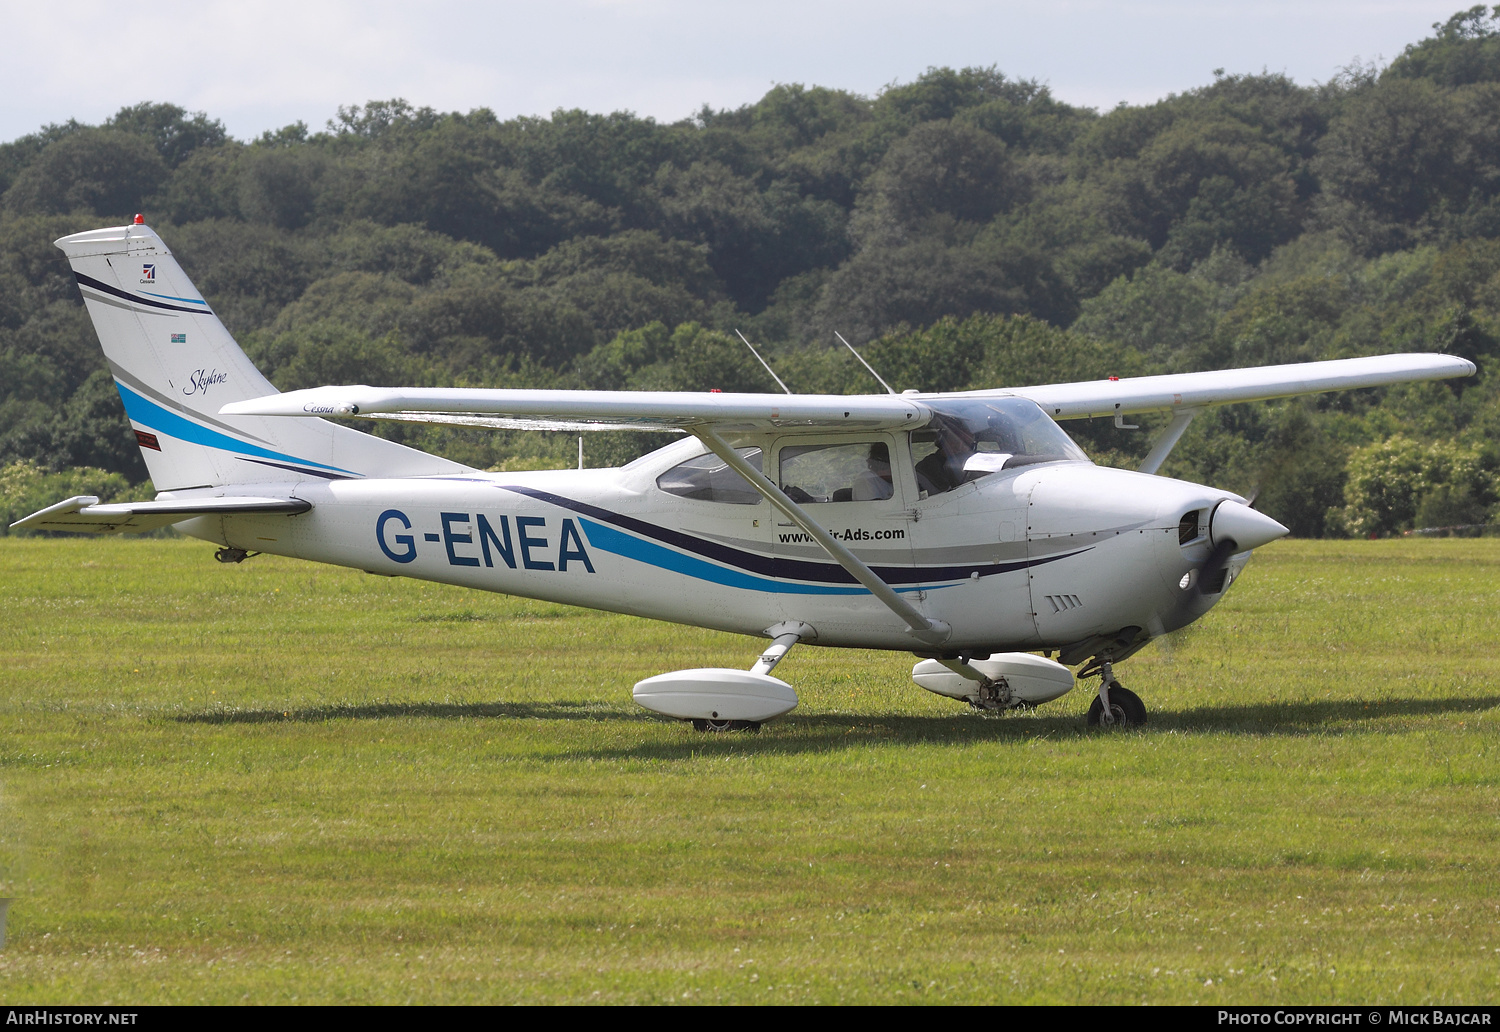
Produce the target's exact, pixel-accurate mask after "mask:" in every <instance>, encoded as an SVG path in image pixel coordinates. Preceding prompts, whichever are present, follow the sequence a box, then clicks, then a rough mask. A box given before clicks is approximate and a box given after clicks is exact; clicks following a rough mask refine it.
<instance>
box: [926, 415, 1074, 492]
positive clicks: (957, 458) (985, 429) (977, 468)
mask: <svg viewBox="0 0 1500 1032" xmlns="http://www.w3.org/2000/svg"><path fill="white" fill-rule="evenodd" d="M927 404H928V405H929V406H931V408H932V410H933V412H934V413H936V414H935V415H934V416H933V419H932V422H931V423H929V424H928V425H927V426H926V427H925V428H923V429H921V430H913V431H912V434H911V450H912V460H913V461H914V462H915V463H916V471H917V487H918V488H919V489H920V490H922V491H924V492H926V493H927V494H941V493H942V492H944V491H952V490H953V489H954V488H956V487H958V486H960V485H962V484H966V483H968V482H969V481H971V480H977V479H979V478H980V477H983V476H987V475H989V474H990V473H998V472H1000V471H1001V470H1002V469H1015V468H1016V467H1018V466H1030V465H1034V464H1036V463H1039V462H1087V461H1088V460H1089V459H1088V456H1087V455H1085V454H1084V453H1083V450H1082V449H1081V448H1079V447H1078V445H1076V444H1074V443H1073V441H1072V439H1071V438H1069V437H1068V435H1067V434H1066V433H1064V432H1063V429H1062V427H1060V426H1058V425H1057V424H1056V423H1054V422H1053V421H1052V420H1051V418H1050V417H1048V415H1047V413H1045V412H1043V411H1042V410H1041V407H1040V406H1038V405H1037V404H1036V402H1033V401H1028V400H1027V399H1025V398H984V399H979V398H965V399H957V398H945V399H942V400H937V401H929V402H928V403H927Z"/></svg>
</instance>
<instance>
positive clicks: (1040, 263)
mask: <svg viewBox="0 0 1500 1032" xmlns="http://www.w3.org/2000/svg"><path fill="white" fill-rule="evenodd" d="M1497 18H1500V8H1496V9H1495V10H1493V11H1492V10H1489V9H1487V8H1484V7H1475V8H1472V9H1469V10H1466V11H1461V12H1459V13H1457V14H1455V15H1454V16H1453V17H1452V18H1450V19H1448V20H1447V21H1446V22H1443V23H1439V24H1437V25H1434V27H1433V33H1432V35H1431V36H1429V37H1427V38H1425V39H1422V40H1420V41H1418V42H1415V43H1413V44H1412V45H1410V46H1408V47H1407V48H1406V49H1405V51H1404V52H1403V53H1402V54H1401V55H1400V56H1399V57H1398V58H1397V59H1396V60H1394V61H1393V62H1391V64H1390V65H1389V66H1387V67H1384V68H1377V67H1373V66H1359V65H1355V66H1351V67H1350V68H1347V69H1345V70H1344V71H1343V72H1341V73H1340V74H1338V75H1337V76H1335V77H1334V78H1333V79H1331V80H1330V81H1328V82H1326V83H1321V84H1314V85H1310V86H1304V85H1299V84H1297V83H1295V82H1293V81H1292V80H1290V79H1288V78H1286V77H1285V76H1281V75H1272V74H1261V75H1226V74H1223V73H1222V72H1216V73H1215V74H1214V77H1213V80H1212V82H1209V83H1207V84H1206V85H1204V86H1202V87H1200V88H1198V89H1194V90H1191V91H1188V92H1186V93H1183V94H1179V95H1174V96H1171V97H1168V98H1166V99H1164V100H1162V101H1160V102H1157V103H1155V104H1149V105H1141V106H1131V105H1123V104H1122V105H1121V106H1119V107H1117V108H1114V109H1113V110H1110V111H1105V112H1099V111H1095V110H1092V109H1089V108H1082V107H1076V106H1073V105H1069V104H1066V103H1064V102H1062V101H1060V100H1058V99H1057V98H1055V97H1054V96H1053V95H1052V94H1051V92H1050V90H1049V89H1048V88H1047V87H1046V86H1045V85H1042V84H1040V83H1038V82H1036V81H1032V80H1018V79H1014V78H1011V77H1008V76H1006V75H1005V74H1003V73H1002V72H1001V71H999V70H997V69H995V68H965V69H961V70H953V69H947V68H934V69H929V70H928V71H927V72H926V73H925V74H923V75H921V76H919V77H918V78H917V79H916V80H915V81H913V82H910V83H907V84H899V85H893V86H891V87H888V88H886V89H885V90H882V91H881V92H880V93H879V94H878V95H877V96H874V97H864V96H859V95H856V94H853V93H850V92H847V91H842V90H837V89H830V88H824V87H808V86H802V85H795V84H788V85H780V86H776V87H774V88H773V89H771V90H770V91H769V92H768V93H766V95H765V96H763V97H762V98H760V100H758V101H757V102H755V103H753V104H749V105H746V106H744V107H741V108H737V109H733V110H713V109H710V108H707V107H705V108H704V109H703V110H702V111H700V112H699V113H698V114H697V115H696V116H694V117H693V118H691V119H687V120H684V121H681V122H677V123H672V124H663V123H659V122H656V121H654V120H652V119H649V118H639V117H636V116H634V115H632V114H629V113H626V112H616V113H613V114H608V115H600V114H591V113H588V112H584V111H558V112H555V113H554V114H552V115H551V116H550V117H547V118H515V119H509V120H501V119H499V118H497V117H496V116H495V115H494V114H493V113H492V112H490V111H488V110H485V109H478V110H474V111H469V112H467V113H460V112H447V113H442V112H437V111H434V110H432V109H431V108H425V107H414V106H412V105H411V104H409V103H407V102H406V101H403V100H389V101H372V102H370V103H367V104H364V105H356V106H351V107H345V108H340V109H339V110H338V111H337V113H336V116H335V117H334V118H333V119H330V120H329V122H328V123H327V125H326V126H325V127H324V128H323V129H322V130H320V131H316V132H314V131H311V130H309V128H308V127H307V126H306V125H304V124H302V123H296V124H294V125H291V126H287V127H285V128H282V129H279V130H275V131H268V132H266V133H264V134H263V135H262V136H261V137H260V138H259V139H255V140H251V141H248V142H246V141H239V140H235V139H232V138H230V137H229V135H228V134H227V133H226V132H225V130H224V127H223V126H222V124H220V123H219V122H218V121H217V120H214V119H212V118H210V117H209V116H208V115H207V114H204V113H191V112H188V111H185V110H184V109H182V108H180V107H178V106H175V105H172V104H168V103H142V104H137V105H134V106H131V107H126V108H123V109H121V110H120V111H119V112H118V113H117V114H116V115H115V116H114V117H112V118H110V119H108V120H107V121H105V122H104V123H103V124H100V125H84V124H81V123H78V122H75V121H70V122H68V123H66V124H61V125H49V126H46V127H44V128H42V129H41V130H39V131H38V132H36V133H33V134H30V135H28V136H25V137H22V138H21V139H18V140H14V141H12V142H10V143H7V144H3V145H0V468H3V470H4V473H3V475H0V492H3V497H0V507H3V508H6V509H7V510H8V511H11V518H15V517H16V516H18V515H20V514H23V512H24V511H29V510H26V509H25V508H24V507H25V506H27V505H32V504H33V502H34V501H35V500H36V499H38V498H42V497H43V496H44V495H46V494H47V493H48V492H49V491H54V492H55V491H56V490H57V489H59V488H61V487H62V486H64V481H66V485H71V486H72V487H77V486H78V485H79V484H83V483H86V482H87V483H96V484H97V485H98V491H103V492H104V493H105V494H106V495H113V496H123V495H124V494H126V493H128V492H130V491H135V492H137V493H140V492H148V491H149V485H146V484H144V480H145V470H144V467H143V465H142V464H141V462H140V459H139V456H138V454H137V453H136V449H135V446H134V443H133V440H132V438H131V435H130V434H129V433H128V429H127V424H126V422H125V419H124V413H123V409H122V408H121V405H120V402H119V400H118V398H117V397H116V395H115V392H114V389H113V385H112V382H111V380H110V377H109V374H108V372H107V370H106V369H105V367H104V363H103V360H102V356H101V355H100V353H99V349H98V346H97V342H96V340H95V338H94V334H93V331H92V328H91V326H90V324H89V322H88V319H87V316H86V314H85V312H84V311H83V308H82V305H81V300H80V298H79V295H78V292H77V290H76V288H75V287H74V286H73V283H72V279H71V275H70V273H69V270H68V267H67V264H66V262H65V261H64V260H63V259H62V256H61V254H60V252H58V251H57V250H56V249H55V248H53V247H52V244H51V241H52V240H53V239H54V238H55V237H57V236H60V235H62V234H64V233H69V232H75V231H78V230H82V229H88V228H93V227H96V226H99V225H104V224H110V223H118V222H121V221H125V220H128V218H129V217H130V216H131V215H133V214H134V213H135V212H137V211H141V212H144V213H146V215H147V219H148V221H149V222H150V223H151V224H152V225H153V226H154V227H155V228H156V229H157V230H158V232H160V233H161V234H162V236H163V237H164V238H165V239H166V240H167V242H168V244H169V246H171V247H172V249H173V251H174V252H175V253H176V254H177V255H178V257H179V259H180V261H181V262H182V264H183V265H184V267H185V268H186V269H187V270H188V272H189V274H190V275H191V276H192V277H193V279H194V281H195V282H196V284H197V285H198V286H199V288H200V289H201V290H202V291H203V292H204V295H205V296H206V297H207V298H208V300H209V301H210V302H211V303H212V305H213V306H214V309H215V311H217V312H218V313H219V315H220V317H221V318H222V319H223V320H224V322H225V323H226V325H227V326H228V327H229V329H230V330H231V332H233V333H234V334H235V335H236V337H237V338H238V339H239V340H240V342H241V343H242V344H243V345H244V346H245V348H246V350H247V351H248V352H249V353H250V355H251V357H252V358H254V359H255V360H256V362H257V363H258V364H259V365H260V366H261V368H262V369H263V370H264V371H266V373H267V374H268V375H269V376H270V378H271V379H272V381H273V382H275V383H276V385H277V386H278V387H279V388H281V389H283V390H289V389H294V388H298V387H305V386H314V385H319V384H324V383H351V382H363V383H373V384H419V385H421V384H431V385H437V384H462V385H469V386H530V387H584V388H653V389H671V390H707V389H711V388H719V389H723V390H774V389H775V385H774V384H773V383H772V382H771V381H770V379H769V378H768V377H767V376H766V374H765V372H764V370H762V369H761V368H760V366H759V365H758V364H757V363H756V362H755V360H754V359H753V357H752V356H751V355H750V354H749V353H748V352H747V351H746V350H745V348H744V347H743V345H741V344H740V343H739V342H738V340H737V339H736V338H735V336H734V334H733V331H734V330H736V329H739V330H742V331H743V332H744V333H745V334H746V335H747V336H748V337H749V338H750V339H751V340H753V341H755V342H756V343H757V344H758V345H760V346H762V347H763V349H764V351H765V352H766V353H767V356H768V357H769V358H770V360H771V361H772V363H773V364H774V365H775V366H776V368H777V370H778V372H780V373H781V375H782V377H783V379H785V380H786V381H787V382H788V384H789V385H790V386H791V387H792V388H793V389H794V390H797V391H801V392H813V391H818V392H835V393H847V392H861V391H867V390H870V389H872V387H874V386H875V385H874V384H873V382H872V381H870V380H869V378H868V374H865V373H864V371H863V370H862V369H861V368H859V367H858V366H857V364H856V363H854V361H853V359H852V358H851V357H850V356H849V355H848V354H847V352H845V351H844V350H843V349H842V348H841V347H840V346H838V344H837V342H836V341H835V340H834V338H833V333H834V331H836V330H837V331H841V332H842V333H843V334H844V335H845V336H846V337H848V338H849V339H850V340H851V341H854V342H855V343H857V344H859V345H861V346H862V347H863V348H864V349H865V351H866V354H867V357H869V358H870V360H871V361H872V362H873V363H874V364H875V365H876V367H877V368H878V369H880V370H881V371H882V373H883V375H884V376H885V377H886V378H887V379H888V380H890V381H891V382H892V383H893V384H894V385H895V386H896V387H897V388H898V389H901V388H906V387H915V388H920V389H925V390H935V389H967V388H981V387H994V386H1005V385H1025V384H1031V383H1040V382H1052V381H1057V380H1074V379H1087V378H1092V377H1099V376H1104V375H1135V374H1145V373H1153V372H1168V371H1188V370H1195V369H1209V368H1218V367H1224V366H1241V365H1254V364H1263V363H1274V362H1293V361H1303V360H1309V359H1323V358H1339V357H1349V356H1356V355H1363V354H1373V353H1378V352H1385V351H1393V350H1423V351H1426V350H1440V351H1446V352H1449V353H1452V354H1457V355H1462V356H1463V357H1466V358H1470V359H1472V360H1474V361H1475V362H1477V363H1478V364H1479V367H1480V376H1479V377H1478V378H1477V379H1475V380H1470V381H1464V382H1460V383H1448V384H1438V385H1432V384H1425V385H1413V386H1405V387H1396V388H1390V389H1385V390H1378V391H1361V392H1351V393H1346V394H1340V395H1336V396H1328V397H1324V398H1317V399H1304V400H1296V401H1289V402H1285V403H1278V404H1268V405H1257V406H1235V407H1230V408H1225V409H1222V410H1218V411H1216V412H1214V413H1212V414H1211V415H1206V416H1204V417H1201V418H1200V419H1199V420H1198V421H1197V422H1196V423H1195V424H1194V426H1193V428H1192V429H1191V430H1190V431H1189V434H1188V436H1187V437H1186V438H1185V439H1184V441H1183V443H1182V444H1181V445H1179V447H1178V450H1177V452H1176V453H1174V455H1173V457H1172V459H1171V460H1170V461H1169V463H1168V465H1167V467H1166V468H1165V469H1164V472H1166V473H1167V474H1169V475H1173V476H1179V477H1184V478H1188V479H1195V480H1201V481H1205V482H1209V483H1213V484H1216V485H1220V486H1224V487H1229V488H1233V489H1238V490H1241V491H1250V490H1252V489H1255V488H1259V489H1260V491H1261V494H1260V499H1261V500H1260V502H1259V504H1260V505H1261V507H1262V508H1264V509H1265V510H1266V511H1268V512H1270V513H1271V514H1272V515H1274V516H1276V517H1277V518H1278V519H1281V520H1282V521H1283V522H1285V523H1286V524H1287V525H1288V526H1290V527H1292V528H1293V530H1294V531H1295V532H1296V533H1298V534H1303V535H1312V536H1316V535H1329V534H1357V535H1368V534H1389V533H1396V532H1399V531H1401V530H1404V529H1408V528H1411V527H1413V526H1419V527H1422V526H1448V525H1457V524H1463V525H1469V524H1483V523H1486V522H1489V521H1491V520H1492V519H1496V518H1497V515H1496V512H1495V510H1496V505H1497V502H1500V484H1497V475H1500V453H1497V451H1496V448H1495V447H1494V446H1493V445H1492V444H1491V443H1490V442H1492V441H1495V440H1496V439H1497V435H1496V433H1494V431H1495V430H1496V429H1500V427H1497V426H1496V423H1497V419H1500V406H1497V404H1496V401H1497V399H1496V396H1495V395H1496V389H1497V388H1496V383H1495V379H1494V377H1493V376H1492V374H1491V372H1490V369H1491V366H1492V365H1494V359H1495V358H1496V357H1500V20H1497ZM1156 425H1159V422H1157V421H1147V426H1146V427H1145V428H1144V429H1142V430H1137V431H1122V430H1117V429H1115V428H1114V427H1113V426H1112V425H1110V424H1108V423H1105V422H1100V423H1099V424H1098V425H1095V424H1093V423H1083V424H1080V423H1076V422H1075V423H1071V424H1069V425H1068V430H1069V431H1070V432H1072V433H1074V434H1075V436H1076V437H1078V438H1079V440H1080V442H1081V443H1082V444H1083V445H1084V446H1085V447H1086V449H1087V450H1088V451H1089V452H1090V454H1091V455H1092V456H1093V457H1094V458H1095V459H1096V460H1097V461H1101V462H1112V463H1117V464H1121V465H1129V464H1132V463H1134V462H1138V461H1139V460H1140V458H1141V457H1142V456H1144V454H1145V452H1146V451H1147V450H1148V448H1149V443H1150V430H1151V429H1152V427H1154V426H1156ZM379 432H381V433H386V434H390V435H391V436H395V437H399V438H400V439H403V440H406V441H408V442H409V443H413V444H416V445H418V446H420V447H426V448H431V449H433V450H437V451H440V452H443V453H445V454H448V455H450V456H452V457H453V458H455V459H459V460H461V461H465V462H469V463H473V464H475V465H479V466H482V467H486V468H520V467H526V466H534V465H563V464H566V462H567V461H568V458H569V457H570V456H572V455H573V454H574V452H573V450H572V449H573V448H574V447H575V445H574V444H573V441H572V439H571V438H563V437H561V436H559V435H548V434H538V433H525V432H499V433H490V432H481V431H466V430H444V429H437V428H424V427H414V426H400V427H394V428H381V430H380V431H379ZM655 443H658V441H657V440H656V439H655V438H653V437H651V436H650V435H638V434H598V435H594V436H592V437H591V438H590V439H589V441H588V442H587V454H588V459H589V461H590V464H594V465H598V464H605V463H613V462H617V461H623V460H626V459H628V458H630V457H632V456H633V455H634V454H637V453H639V452H640V451H641V450H642V449H644V448H646V447H649V446H651V445H653V444H655ZM90 478H93V479H92V480H90ZM98 491H95V492H94V493H98ZM75 493H76V492H75ZM45 500H49V499H44V501H45ZM17 510H20V511H17ZM0 515H4V513H0Z"/></svg>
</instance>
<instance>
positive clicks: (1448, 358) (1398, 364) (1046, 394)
mask: <svg viewBox="0 0 1500 1032" xmlns="http://www.w3.org/2000/svg"><path fill="white" fill-rule="evenodd" d="M1474 371H1475V365H1474V363H1473V362H1470V361H1469V360H1468V359H1463V358H1455V357H1453V356H1452V355H1432V354H1425V355H1424V354H1412V355H1376V356H1373V357H1370V358H1340V359H1334V360H1332V361H1328V362H1302V363H1299V364H1297V365H1275V366H1253V367H1251V368H1248V369H1224V370H1219V371H1215V372H1207V373H1168V374H1166V375H1164V376H1133V377H1129V378H1126V379H1120V380H1086V381H1083V382H1080V383H1054V384H1048V385H1046V386H1043V387H1013V388H1009V389H1007V390H1004V391H998V392H997V391H969V392H966V393H967V395H969V396H975V395H978V396H983V395H986V394H996V393H1000V394H1008V395H1014V396H1017V397H1021V398H1030V399H1031V400H1032V401H1034V402H1036V403H1037V404H1038V405H1040V406H1041V407H1042V408H1044V409H1045V410H1046V411H1047V414H1048V415H1049V416H1051V417H1052V418H1053V419H1084V418H1086V417H1089V416H1113V415H1126V414H1129V413H1134V412H1173V411H1183V410H1186V409H1197V408H1207V407H1209V406H1213V405H1233V404H1236V403H1238V402H1243V401H1269V400H1271V399H1272V398H1289V397H1292V396H1294V395H1298V394H1322V393H1324V392H1326V391H1341V390H1349V389H1351V388H1355V387H1382V386H1385V385H1387V384H1393V383H1407V382H1410V381H1413V380H1446V379H1449V378H1451V377H1455V376H1472V375H1473V374H1474Z"/></svg>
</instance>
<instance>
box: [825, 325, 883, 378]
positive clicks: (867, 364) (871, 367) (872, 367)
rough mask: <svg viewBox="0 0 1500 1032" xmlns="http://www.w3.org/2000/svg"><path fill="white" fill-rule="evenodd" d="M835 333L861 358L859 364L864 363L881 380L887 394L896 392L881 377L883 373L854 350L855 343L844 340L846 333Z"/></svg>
mask: <svg viewBox="0 0 1500 1032" xmlns="http://www.w3.org/2000/svg"><path fill="white" fill-rule="evenodd" d="M833 335H834V336H835V337H837V338H838V339H839V340H840V342H842V343H843V345H844V347H846V348H848V349H849V350H850V351H853V352H854V357H855V358H857V359H859V364H860V365H862V366H864V367H865V368H866V369H868V370H870V375H871V376H873V377H875V379H877V380H879V381H880V386H882V387H884V388H885V392H886V393H887V394H895V393H896V392H895V391H894V390H892V389H891V385H890V384H888V383H886V382H885V380H884V378H883V377H881V375H880V374H879V373H877V372H876V371H875V367H874V366H872V365H870V363H868V362H866V361H865V359H864V356H863V355H861V354H860V353H859V352H858V351H854V345H853V344H850V343H849V342H848V341H847V340H844V335H843V334H842V333H840V332H839V331H838V330H834V331H833Z"/></svg>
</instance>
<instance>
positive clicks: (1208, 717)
mask: <svg viewBox="0 0 1500 1032" xmlns="http://www.w3.org/2000/svg"><path fill="white" fill-rule="evenodd" d="M1496 706H1500V696H1449V697H1446V698H1438V699H1383V700H1370V701H1367V702H1360V701H1354V700H1337V701H1333V700H1330V701H1317V702H1291V703H1277V702H1264V703H1257V704H1253V705H1244V706H1202V707H1196V708H1193V709H1185V710H1158V711H1157V712H1156V713H1154V714H1153V715H1152V718H1151V723H1150V724H1149V725H1148V726H1147V727H1146V728H1144V729H1142V730H1140V731H1134V732H1126V733H1127V734H1150V733H1152V732H1153V731H1156V732H1161V731H1188V732H1196V733H1203V734H1214V733H1221V734H1236V735H1272V736H1298V735H1314V734H1323V735H1343V734H1349V733H1351V732H1358V731H1362V730H1367V729H1373V728H1367V727H1365V726H1363V725H1365V724H1366V722H1371V721H1376V720H1381V719H1384V718H1389V717H1431V716H1439V715H1442V714H1452V713H1481V712H1484V711H1486V710H1490V709H1493V708H1495V707H1496ZM402 717H425V718H432V719H439V720H456V719H466V720H481V719H509V720H580V721H595V722H602V721H621V720H623V721H631V722H636V723H645V722H652V723H655V722H659V721H660V718H659V717H655V716H652V715H650V714H647V713H632V712H630V711H627V710H622V709H618V708H614V707H609V706H600V705H599V704H597V703H586V702H576V701H571V700H553V701H549V702H477V703H433V702H406V703H403V702H388V703H370V704H364V705H328V706H311V707H301V708H297V709H290V710H270V709H259V710H213V711H208V712H203V713H189V714H183V715H181V716H178V717H175V718H174V719H176V720H178V721H181V722H183V723H192V724H269V723H324V722H327V721H334V720H388V719H396V718H402ZM778 728H784V729H786V730H788V731H790V732H793V733H792V734H778V733H776V732H777V729H778ZM1100 733H1101V732H1100V731H1099V730H1098V729H1096V728H1088V727H1085V726H1084V723H1083V720H1082V717H1081V715H1078V714H1071V713H1070V714H1067V715H1058V716H1055V717H1054V716H1030V717H1020V718H1016V717H1011V718H1006V717H988V718H986V717H981V716H978V715H977V714H965V713H955V714H953V715H952V716H897V715H889V716H882V715H879V714H871V715H868V716H865V715H854V714H841V713H828V714H822V713H806V714H802V715H796V714H794V715H792V716H789V717H787V718H786V719H785V721H782V722H779V723H777V724H771V725H768V726H767V727H766V728H765V730H764V731H763V732H762V733H761V734H745V733H742V732H732V733H729V734H723V735H704V734H700V733H697V732H693V731H688V732H687V733H685V734H684V735H683V737H682V738H681V739H679V740H676V741H670V742H661V741H655V742H642V743H641V744H639V745H636V746H630V747H626V748H611V749H584V750H581V751H582V752H586V753H588V754H589V755H592V756H596V757H600V758H607V757H619V758H631V757H633V758H643V757H650V758H655V759H671V758H676V757H687V756H691V755H702V754H703V753H704V752H716V751H720V750H724V749H731V748H732V749H750V750H760V749H764V750H766V751H770V752H777V753H787V752H827V751H831V750H835V749H841V748H848V747H850V746H854V745H859V746H868V745H870V744H874V743H881V742H890V743H892V744H911V743H918V742H934V743H938V742H941V743H969V742H978V741H997V742H1003V741H1026V740H1034V739H1041V738H1059V737H1079V736H1082V735H1086V734H1092V735H1096V734H1100ZM1103 733H1104V734H1109V733H1110V732H1103Z"/></svg>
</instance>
